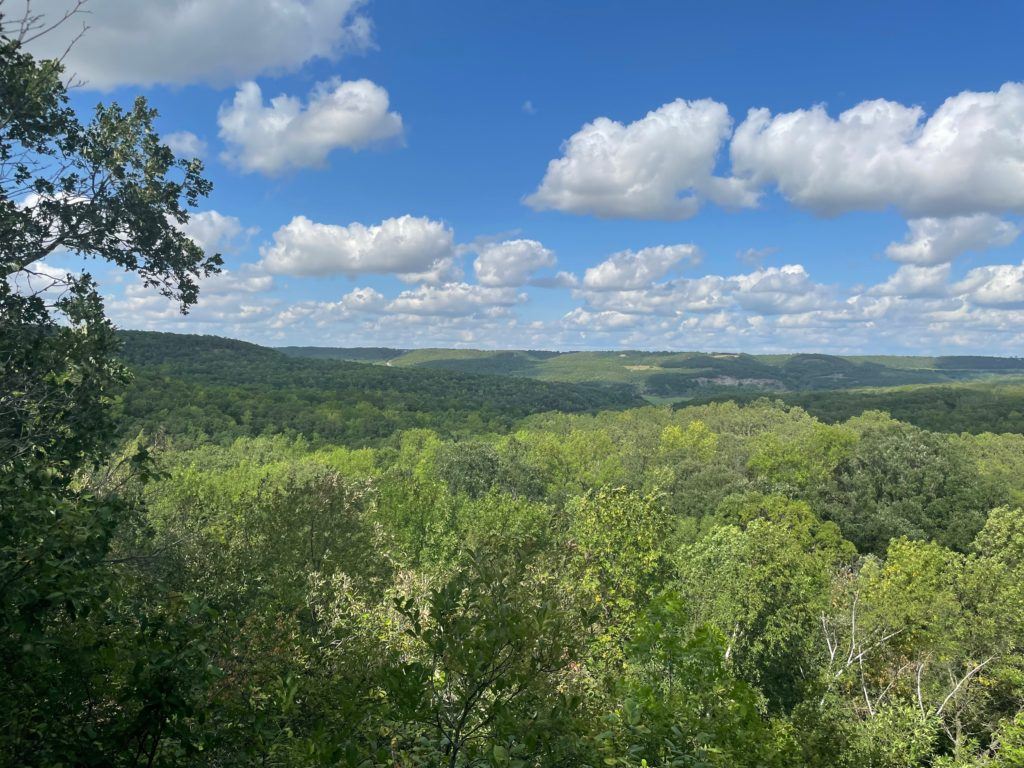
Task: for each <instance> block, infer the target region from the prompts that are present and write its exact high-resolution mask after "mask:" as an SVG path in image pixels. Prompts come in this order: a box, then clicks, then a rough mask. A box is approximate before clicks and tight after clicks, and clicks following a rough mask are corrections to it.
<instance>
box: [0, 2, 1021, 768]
mask: <svg viewBox="0 0 1024 768" xmlns="http://www.w3.org/2000/svg"><path fill="white" fill-rule="evenodd" d="M34 29H37V27H33V25H32V23H22V24H21V25H20V26H19V25H14V26H11V25H9V24H8V25H7V26H5V25H4V23H3V16H2V15H0V33H2V34H0V82H3V83H4V84H5V85H6V86H7V87H5V88H2V89H0V185H2V186H0V188H2V191H3V194H2V195H0V240H2V242H3V243H4V245H5V248H4V250H3V251H0V265H2V267H3V270H4V278H5V279H3V280H0V702H2V704H3V705H2V707H0V765H3V766H19V767H24V768H33V767H38V768H57V767H58V766H59V767H69V768H70V767H72V766H74V767H78V766H82V767H86V766H97V767H98V766H115V767H117V768H122V767H123V768H136V767H142V766H145V767H146V768H153V767H155V766H160V767H172V766H173V767H176V766H190V767H191V766H207V767H209V768H228V767H231V766H239V767H241V766H268V767H271V766H273V767H276V768H321V767H322V768H328V767H337V768H342V767H345V768H348V767H352V768H372V767H374V766H380V767H381V768H384V767H387V768H436V767H437V766H447V768H477V767H483V766H487V767H489V768H528V767H530V768H555V767H559V768H561V767H564V768H575V767H577V766H578V767H580V768H599V767H602V766H621V767H622V768H642V767H644V766H646V767H649V768H653V767H654V766H659V767H663V768H669V767H672V768H802V767H807V768H865V767H870V768H1011V766H1013V767H1016V766H1021V765H1024V431H1022V423H1021V412H1022V410H1024V409H1022V407H1021V400H1022V391H1021V386H1020V384H1014V383H1013V382H1014V380H1013V379H1012V378H1005V379H1004V378H999V379H994V378H993V379H990V378H986V376H985V375H987V374H990V373H998V372H999V371H997V370H996V369H997V368H999V367H1000V366H1002V367H1004V368H1005V369H1006V370H1005V371H1003V373H1012V372H1013V371H1016V370H1017V369H1018V367H1019V366H1018V362H1019V361H1014V360H1012V359H1007V360H1006V361H1005V362H1004V363H999V362H998V359H993V358H977V359H973V360H949V359H947V360H942V359H941V358H940V359H938V360H936V361H932V363H930V365H931V366H932V367H931V368H928V370H931V371H938V373H929V374H927V377H935V376H938V377H940V378H939V379H938V381H937V382H936V381H935V380H934V379H933V378H928V381H921V380H919V379H914V381H913V382H908V381H906V380H901V381H900V382H898V383H901V384H908V383H914V384H915V386H912V387H909V388H903V387H895V388H892V387H886V388H879V389H867V390H861V389H844V388H837V387H833V386H829V387H828V388H827V390H825V389H823V388H822V387H814V386H808V387H806V388H804V389H801V388H800V387H801V386H803V385H802V384H800V382H801V381H804V382H806V381H808V380H810V379H814V378H818V377H819V376H825V377H829V376H832V375H833V373H835V368H836V366H838V367H840V368H842V369H843V370H846V369H847V368H849V367H850V366H852V367H853V368H852V369H851V370H853V371H856V372H859V373H863V372H864V371H867V372H868V373H870V374H871V375H872V376H874V377H875V378H874V379H871V380H861V379H858V380H857V382H856V383H855V384H854V385H852V386H876V387H880V386H882V385H885V384H887V383H890V384H891V383H897V382H894V380H893V379H892V378H891V377H894V376H896V375H897V374H896V373H893V371H898V370H900V368H899V366H898V365H895V363H893V361H890V363H892V364H891V365H890V364H889V363H885V362H882V363H879V362H876V361H872V360H859V361H857V360H852V361H851V360H845V359H842V358H828V357H827V356H823V355H814V354H807V355H799V356H793V357H787V358H786V359H785V360H769V359H766V360H759V359H754V358H752V357H751V359H747V358H748V357H750V356H740V355H738V354H737V355H731V356H729V355H726V356H721V355H720V354H711V353H708V354H705V355H699V356H697V357H696V359H695V358H694V356H693V355H685V356H680V357H678V358H676V360H675V363H673V361H672V360H668V363H669V364H668V365H661V364H659V365H657V366H655V365H653V364H648V363H633V362H630V365H634V364H635V365H650V368H643V369H642V372H643V373H645V375H646V374H647V373H649V372H650V371H651V369H654V368H657V369H658V370H655V371H654V373H657V374H658V375H663V376H670V377H671V376H688V377H690V378H688V379H687V381H691V382H692V381H694V380H695V379H696V378H701V377H703V375H701V376H698V375H697V374H698V373H699V372H700V370H703V369H706V368H709V367H714V368H715V370H716V371H717V373H715V375H716V376H717V375H722V376H725V375H732V374H739V373H740V369H741V368H742V369H743V371H744V373H743V375H741V376H737V377H739V378H762V376H761V375H760V373H758V372H759V371H763V369H764V368H765V367H767V368H772V369H773V370H782V371H783V373H784V377H788V378H784V381H783V386H782V387H781V388H779V389H778V390H777V391H776V390H772V391H769V392H767V393H765V392H759V393H756V396H751V397H750V398H747V399H744V398H740V400H742V402H740V401H738V400H737V396H736V393H734V394H733V395H732V396H731V397H729V398H728V399H727V400H725V401H723V402H698V401H697V400H692V401H689V400H684V401H679V400H672V401H671V402H660V401H659V400H658V399H657V396H656V393H655V392H652V391H651V390H650V389H649V386H650V384H649V382H647V383H644V382H637V381H634V380H631V379H628V378H626V379H623V378H621V377H616V376H601V375H597V376H596V377H594V376H591V375H590V374H586V373H579V374H578V375H575V376H572V377H568V378H567V379H563V380H559V379H557V378H551V377H530V376H525V375H521V373H522V372H521V371H520V370H518V369H517V366H518V363H515V360H516V359H518V358H517V357H516V356H514V355H513V356H507V355H506V356H502V357H501V359H502V361H501V362H500V363H499V367H504V368H505V369H506V370H505V371H504V372H501V371H495V370H493V369H490V370H480V369H478V368H472V369H465V368H464V369H460V370H451V369H450V368H449V367H446V366H433V367H432V366H411V367H402V366H398V365H396V366H388V365H383V364H380V363H381V361H387V360H390V359H391V357H390V355H391V353H392V350H385V349H379V348H378V349H371V350H369V351H366V352H364V353H362V354H363V357H362V359H361V360H362V361H361V362H360V361H352V360H348V359H340V357H341V356H339V355H336V354H331V353H330V352H322V353H316V352H310V351H309V350H308V349H307V350H306V351H305V352H304V353H303V354H302V355H299V354H295V350H292V353H293V354H286V352H285V351H279V350H274V349H270V348H266V347H260V346H257V345H254V344H248V343H245V342H240V341H235V340H231V339H224V338H219V337H209V336H188V335H174V334H164V333H146V332H125V331H118V330H117V329H116V328H115V327H114V325H113V323H112V322H111V321H110V319H109V317H108V314H107V309H106V305H105V302H104V296H103V294H102V293H101V291H100V288H99V286H98V284H97V282H96V281H95V280H94V279H93V277H92V276H91V275H90V274H89V273H87V272H83V273H80V274H71V273H68V274H66V275H63V276H54V275H50V276H49V277H48V281H47V283H46V288H45V289H44V290H36V289H33V288H32V287H31V284H29V287H28V288H26V287H25V286H26V282H25V280H26V279H27V278H31V277H33V276H37V275H38V274H39V271H40V269H41V267H40V261H41V259H43V258H44V257H47V256H48V255H50V254H51V253H53V252H54V251H55V250H57V249H58V248H68V249H72V250H74V251H76V252H78V253H82V254H86V255H88V256H91V257H94V258H95V259H97V260H98V261H103V262H105V263H108V264H112V265H114V266H116V267H120V268H121V269H123V270H125V271H126V272H129V273H132V274H134V275H136V276H138V277H139V278H140V279H141V280H142V281H143V283H144V286H145V287H146V288H147V289H149V290H152V291H154V292H157V293H161V294H163V295H164V296H165V297H167V298H168V299H169V300H170V301H172V302H174V303H176V304H177V306H178V307H179V308H180V309H181V310H182V311H184V310H187V309H189V308H190V307H192V306H194V305H195V304H196V302H197V301H198V299H199V295H200V290H201V286H202V282H203V279H204V278H206V277H209V276H211V275H214V274H216V273H217V272H218V270H220V269H221V267H222V266H223V263H222V260H221V258H220V257H219V256H218V255H216V254H213V253H207V252H205V251H204V250H203V249H202V248H200V247H199V246H198V245H197V244H196V243H195V242H194V241H193V240H191V239H190V238H189V237H187V236H186V235H185V234H183V232H182V230H181V228H180V225H182V224H183V223H185V222H187V221H188V217H189V215H190V211H191V210H192V209H194V208H195V207H196V205H197V204H198V202H199V201H200V200H202V199H203V198H205V197H206V196H207V195H208V194H209V192H210V185H209V182H208V181H207V180H206V179H205V177H204V176H203V168H202V164H201V163H200V162H199V161H198V160H188V159H182V158H179V157H177V156H176V155H175V154H174V153H173V152H172V151H171V150H170V149H169V147H167V146H166V145H165V144H164V143H163V142H162V141H161V139H160V136H159V133H158V132H157V130H156V128H155V124H154V120H155V118H156V114H155V112H154V111H153V110H152V109H151V108H150V107H149V106H148V105H147V103H146V102H145V100H143V99H139V100H138V101H136V102H134V103H133V105H132V106H131V107H128V108H122V107H119V106H116V105H106V106H105V105H101V106H99V107H97V108H96V110H95V113H94V114H93V115H92V116H91V117H90V118H89V120H87V121H85V122H83V121H82V118H80V117H79V116H78V115H77V113H75V112H74V110H72V109H71V107H70V106H69V104H68V93H67V84H66V82H65V81H64V80H63V79H62V71H63V70H62V68H61V65H60V63H59V62H57V61H52V60H45V61H38V60H36V59H34V58H33V57H32V56H31V55H30V54H29V53H27V52H26V51H25V50H24V46H23V45H22V42H23V41H24V40H25V39H26V37H27V36H28V35H30V34H31V33H32V32H33V30H34ZM28 192H31V193H32V194H36V195H37V196H38V198H36V199H35V201H34V203H33V204H31V205H30V204H27V203H23V202H22V201H23V199H24V198H23V195H24V194H27V193H28ZM83 201H86V202H83ZM410 354H412V353H410ZM523 354H527V355H529V357H530V359H531V360H533V361H534V362H535V364H537V365H542V364H552V365H553V364H554V363H552V362H551V361H552V360H562V359H569V360H570V361H571V362H572V363H573V364H574V365H576V364H578V363H580V362H581V360H582V361H583V363H584V364H587V365H589V363H587V362H586V361H587V360H590V361H594V360H596V361H597V362H595V363H593V365H595V366H597V365H600V366H605V367H604V368H602V370H608V368H607V359H606V358H607V357H608V356H612V357H614V359H615V360H619V361H621V360H622V359H623V358H622V357H620V355H623V354H625V353H618V352H616V353H601V354H599V353H593V354H592V355H590V356H589V357H584V358H577V359H575V360H573V359H572V358H571V356H569V355H554V354H545V353H537V352H534V353H523ZM581 354H582V353H581ZM635 354H636V355H637V356H638V357H639V356H641V355H643V354H646V353H635ZM422 356H425V357H429V356H430V355H429V354H428V353H422ZM499 356H500V355H499ZM468 357H474V356H473V355H469V356H468ZM627 357H628V356H627ZM794 360H795V362H794ZM837 360H838V361H839V362H836V361H837ZM994 360H995V362H993V361H994ZM510 361H512V362H510ZM512 363H515V364H512ZM676 363H677V365H676ZM914 365H916V363H915V364H914ZM687 366H691V367H690V368H687ZM692 366H698V368H697V369H694V368H692ZM910 367H911V368H913V365H911V366H910ZM698 369H700V370H698ZM968 369H969V370H970V372H971V376H959V374H956V372H962V371H964V370H968ZM915 370H917V369H915ZM921 370H924V368H921ZM673 371H675V372H673ZM686 371H689V373H686ZM728 371H732V374H729V373H728ZM749 371H753V372H754V374H752V375H747V372H749ZM823 371H824V372H823ZM950 371H952V372H953V373H950ZM954 374H956V375H954ZM974 374H978V376H975V375H974ZM652 375H653V374H652ZM851 375H852V374H851ZM921 375H922V376H924V374H921ZM914 376H918V374H914ZM942 377H947V378H942ZM960 378H970V379H972V380H971V381H967V382H960V381H959V379H960ZM974 379H977V380H974ZM827 380H829V381H835V379H827ZM655 381H657V380H655ZM928 382H932V383H928ZM917 383H920V384H921V385H922V386H917V385H916V384H917ZM687 386H689V385H687ZM673 391H675V390H673ZM687 392H689V389H687ZM740 394H742V393H740ZM748 394H749V393H748Z"/></svg>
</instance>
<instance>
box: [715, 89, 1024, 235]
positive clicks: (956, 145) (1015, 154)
mask: <svg viewBox="0 0 1024 768" xmlns="http://www.w3.org/2000/svg"><path fill="white" fill-rule="evenodd" d="M730 154H731V157H732V164H733V173H735V174H737V175H738V176H741V177H743V178H746V179H747V180H749V182H750V183H753V184H756V185H759V186H760V185H769V184H770V185H774V186H776V187H777V188H778V190H779V192H780V193H781V194H782V195H783V196H784V197H785V198H786V199H787V200H789V201H791V202H793V203H795V204H797V205H800V206H802V207H806V208H809V209H811V210H813V211H815V212H817V213H819V214H823V215H827V216H831V215H836V214H839V213H843V212H845V211H851V210H877V209H883V208H887V207H890V206H891V207H895V208H897V209H899V210H900V211H902V212H904V213H905V214H907V215H909V216H914V217H950V216H959V215H970V214H974V213H985V212H987V213H998V212H1005V211H1024V84H1021V83H1006V84H1005V85H1003V86H1002V87H1001V88H1000V89H999V90H998V91H984V92H974V91H964V92H962V93H960V94H958V95H956V96H951V97H950V98H948V99H946V101H945V102H944V103H943V104H942V106H940V107H939V108H938V109H937V110H936V111H935V112H934V113H933V114H932V115H931V116H930V117H927V118H926V115H925V112H924V110H923V109H922V108H921V107H916V106H905V105H903V104H900V103H898V102H894V101H886V100H884V99H877V100H874V101H865V102H862V103H860V104H857V105H856V106H854V107H852V108H851V109H848V110H846V111H845V112H842V113H841V114H840V115H839V116H838V117H837V118H833V117H831V116H830V115H829V114H828V112H827V111H826V109H825V107H824V106H822V105H818V106H815V107H812V108H810V109H800V110H796V111H794V112H786V113H781V114H777V115H773V114H772V113H771V112H770V111H769V110H767V109H752V110H750V112H749V113H748V115H747V118H746V120H744V121H743V123H742V124H741V125H740V126H739V127H738V128H737V129H736V132H735V134H734V136H733V139H732V143H731V146H730Z"/></svg>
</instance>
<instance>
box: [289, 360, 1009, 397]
mask: <svg viewBox="0 0 1024 768" xmlns="http://www.w3.org/2000/svg"><path fill="white" fill-rule="evenodd" d="M281 351H282V352H284V353H285V354H288V355H292V356H296V357H310V358H312V357H316V358H331V359H339V360H366V361H375V362H379V363H386V364H387V366H389V367H392V368H431V369H444V370H453V371H461V372H465V373H479V374H500V375H504V376H520V377H526V378H533V379H540V380H542V381H563V382H575V383H594V382H602V383H617V384H630V385H632V386H634V387H635V388H636V390H637V392H638V393H640V394H641V395H643V396H645V397H647V398H648V399H651V400H654V401H659V400H663V399H668V400H677V399H689V398H693V397H708V396H713V395H716V394H720V393H721V394H726V393H728V394H733V393H737V392H740V393H744V392H793V391H802V390H839V389H850V388H857V387H893V386H902V385H909V384H941V383H948V382H956V381H965V380H971V379H977V378H982V377H987V376H993V375H1002V374H1013V373H1017V374H1024V359H1020V358H1000V357H981V356H971V357H908V356H902V357H895V356H894V357H888V356H852V357H840V356H835V355H824V354H794V355H747V354H732V353H703V352H681V353H677V352H642V351H624V352H544V351H535V350H508V351H487V350H472V349H417V350H408V351H403V350H398V349H380V348H366V349H362V348H347V349H346V348H330V347H286V348H283V349H282V350H281Z"/></svg>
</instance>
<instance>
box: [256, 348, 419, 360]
mask: <svg viewBox="0 0 1024 768" xmlns="http://www.w3.org/2000/svg"><path fill="white" fill-rule="evenodd" d="M275 349H276V350H277V351H278V352H281V353H282V354H285V355H288V356H289V357H312V358H315V359H318V360H350V361H353V362H358V363H382V362H385V361H387V360H391V359H392V358H395V357H398V356H400V355H404V354H405V353H406V352H408V350H406V349H391V348H390V347H275Z"/></svg>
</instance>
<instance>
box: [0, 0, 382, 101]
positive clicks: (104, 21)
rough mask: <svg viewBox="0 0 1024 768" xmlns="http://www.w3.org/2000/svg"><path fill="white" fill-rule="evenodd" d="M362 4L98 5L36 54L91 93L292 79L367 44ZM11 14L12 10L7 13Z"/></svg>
mask: <svg viewBox="0 0 1024 768" xmlns="http://www.w3.org/2000/svg"><path fill="white" fill-rule="evenodd" d="M362 5H363V2H362V1H361V0H144V1H143V0H94V2H90V3H89V4H88V6H87V10H88V14H87V15H82V16H80V17H78V18H77V19H74V20H72V21H71V22H69V23H68V24H66V25H65V26H64V27H62V28H61V29H59V30H58V31H57V32H55V33H51V34H48V35H44V36H42V37H41V38H39V40H38V41H36V42H35V43H34V44H33V45H32V51H33V53H36V54H37V55H40V56H45V57H59V56H61V55H62V54H63V53H64V50H65V48H66V47H67V45H68V43H69V42H71V38H73V37H74V35H75V34H77V33H78V32H79V31H80V30H81V24H79V23H78V22H79V21H81V22H84V23H85V24H87V25H88V27H89V29H88V31H87V32H86V33H85V35H83V36H82V38H81V39H80V40H78V42H77V43H76V44H75V45H74V46H73V47H72V48H71V50H70V52H69V53H68V56H67V58H66V60H65V61H66V64H67V66H68V69H69V70H70V71H72V72H74V73H76V74H77V76H78V77H79V78H81V79H83V80H85V81H86V83H87V85H88V87H90V88H96V89H100V90H109V89H111V88H114V87H116V86H118V85H141V86H149V85H155V84H157V83H165V84H170V85H185V84H187V83H197V82H205V83H210V84H213V85H218V86H224V85H229V84H232V83H237V82H238V81H240V80H244V79H248V78H252V77H255V76H257V75H261V74H273V73H281V72H289V71H294V70H296V69H298V68H299V67H301V66H302V65H303V64H304V63H305V62H307V61H310V60H312V59H316V58H322V59H329V60H334V59H337V58H338V57H339V56H341V55H343V54H345V53H349V52H358V51H363V50H366V49H367V48H369V47H370V46H371V45H372V34H371V24H370V21H369V19H367V17H366V16H364V15H362V14H361V13H359V9H360V7H361V6H362ZM69 6H70V2H68V0H33V2H32V10H33V12H36V13H43V14H46V16H47V17H48V18H49V19H53V20H55V19H57V18H59V16H60V15H62V14H63V13H64V12H65V11H66V10H67V9H68V7H69ZM13 11H14V9H11V12H12V13H13Z"/></svg>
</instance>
